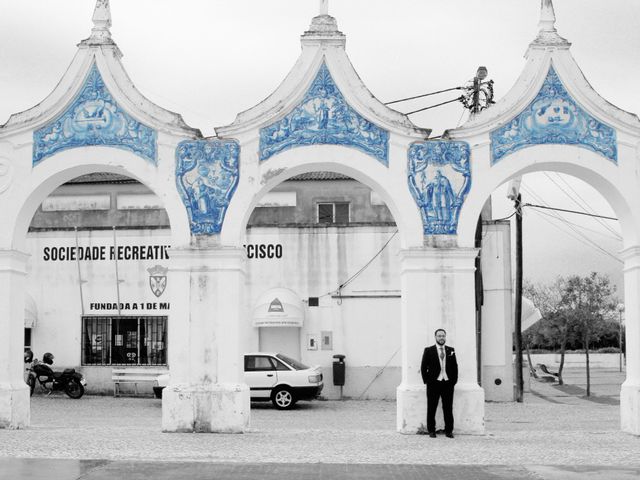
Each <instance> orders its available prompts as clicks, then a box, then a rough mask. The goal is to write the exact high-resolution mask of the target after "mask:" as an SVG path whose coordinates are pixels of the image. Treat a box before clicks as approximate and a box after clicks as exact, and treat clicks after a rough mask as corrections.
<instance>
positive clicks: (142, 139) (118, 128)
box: [33, 64, 157, 165]
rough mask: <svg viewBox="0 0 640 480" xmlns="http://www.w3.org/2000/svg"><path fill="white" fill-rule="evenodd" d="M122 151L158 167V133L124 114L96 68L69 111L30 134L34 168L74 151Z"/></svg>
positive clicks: (93, 67)
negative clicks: (89, 148)
mask: <svg viewBox="0 0 640 480" xmlns="http://www.w3.org/2000/svg"><path fill="white" fill-rule="evenodd" d="M97 145H100V146H109V147H117V148H122V149H124V150H128V151H130V152H133V153H135V154H136V155H139V156H141V157H142V158H144V159H146V160H148V161H150V162H152V163H153V164H154V165H155V164H156V163H157V147H156V145H157V133H156V131H155V130H153V129H151V128H149V127H147V126H146V125H143V124H142V123H140V122H138V121H137V120H135V119H134V118H133V117H131V116H130V115H129V114H127V112H125V111H124V110H123V109H122V108H120V106H119V105H118V104H117V103H116V101H115V100H114V99H113V97H112V96H111V94H110V93H109V91H108V90H107V88H106V86H105V84H104V81H103V80H102V77H101V76H100V72H99V71H98V68H97V67H96V65H95V64H93V65H92V66H91V69H90V70H89V74H88V75H87V78H86V80H85V82H84V85H83V86H82V89H81V90H80V92H79V93H78V95H77V96H76V98H75V99H74V100H73V102H72V103H71V105H70V106H69V108H67V109H66V110H65V111H64V113H63V114H62V115H60V116H59V117H58V118H57V119H56V120H54V121H53V122H51V123H49V124H48V125H46V126H44V127H42V128H41V129H39V130H36V131H35V132H34V133H33V165H37V164H38V163H39V162H41V161H42V160H44V159H45V158H47V157H50V156H51V155H54V154H55V153H57V152H59V151H62V150H66V149H69V148H76V147H87V146H97Z"/></svg>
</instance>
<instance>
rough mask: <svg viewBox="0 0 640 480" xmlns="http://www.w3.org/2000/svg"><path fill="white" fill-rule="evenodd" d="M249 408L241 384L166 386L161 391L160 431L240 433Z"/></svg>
mask: <svg viewBox="0 0 640 480" xmlns="http://www.w3.org/2000/svg"><path fill="white" fill-rule="evenodd" d="M250 409H251V403H250V395H249V387H247V385H245V384H236V385H231V384H215V385H208V386H206V387H204V386H185V385H168V386H167V387H166V388H165V389H164V390H163V392H162V431H163V432H197V433H244V432H245V431H246V430H247V429H248V428H249V416H250Z"/></svg>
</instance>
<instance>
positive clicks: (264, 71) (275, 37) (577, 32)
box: [0, 0, 640, 279]
mask: <svg viewBox="0 0 640 480" xmlns="http://www.w3.org/2000/svg"><path fill="white" fill-rule="evenodd" d="M318 3H319V2H318V0H111V12H112V17H113V26H112V28H111V32H112V36H113V38H114V40H115V41H116V43H117V44H118V46H119V47H120V49H121V51H122V52H123V54H124V58H123V64H124V66H125V68H126V69H127V72H128V73H129V76H130V77H131V79H132V80H133V82H134V83H135V85H136V87H137V88H138V90H140V91H141V92H142V93H143V94H144V95H145V96H147V97H148V98H149V99H150V100H152V101H153V102H155V103H157V104H159V105H161V106H162V107H164V108H167V109H169V110H172V111H176V112H178V113H180V114H182V115H183V117H184V119H185V121H186V122H187V123H188V124H189V125H190V126H192V127H196V128H199V129H201V130H202V131H203V133H204V134H205V135H211V134H213V127H214V126H222V125H227V124H229V123H231V122H232V121H233V120H234V118H235V116H236V114H237V113H238V112H241V111H243V110H246V109H248V108H250V107H252V106H254V105H256V104H257V103H259V102H260V101H262V100H263V99H264V98H265V97H267V96H268V95H269V94H271V93H272V92H273V91H274V90H275V88H276V87H277V86H278V84H279V83H280V82H281V81H282V80H283V79H284V77H285V76H286V74H287V73H288V72H289V70H290V69H291V68H292V66H293V65H294V63H295V61H296V59H297V57H298V55H299V53H300V42H299V36H300V35H301V34H302V33H303V32H304V31H305V30H306V29H307V28H308V26H309V24H310V21H311V18H312V17H313V16H315V15H316V14H317V13H318ZM94 5H95V2H94V1H92V0H22V1H16V0H0V65H1V67H0V123H4V122H5V121H6V120H7V118H8V117H9V115H10V114H11V113H14V112H18V111H22V110H25V109H27V108H30V107H32V106H34V105H35V104H37V103H39V102H40V101H42V100H43V99H44V98H45V97H46V96H47V95H48V94H49V93H50V92H51V90H52V89H53V88H54V86H55V85H56V83H57V82H58V80H59V79H60V78H61V76H62V75H63V73H64V71H65V70H66V68H67V66H68V65H69V63H70V62H71V59H72V58H73V55H74V53H75V52H76V45H77V43H78V42H79V41H80V40H82V39H84V38H86V37H87V36H89V32H90V30H91V26H92V23H91V15H92V12H93V8H94ZM554 5H555V11H556V16H557V23H556V26H557V28H558V31H559V33H560V35H562V36H563V37H565V38H567V39H568V40H569V41H571V42H572V43H573V46H572V48H571V52H572V54H573V56H574V58H575V59H576V60H577V62H578V64H579V65H580V67H581V68H582V71H583V72H584V74H585V76H586V77H587V79H588V80H589V82H590V84H591V85H592V86H593V88H594V89H595V90H596V91H598V92H599V93H600V95H601V96H603V97H604V98H605V99H606V100H608V101H609V102H611V103H613V104H614V105H616V106H618V107H619V108H622V109H624V110H627V111H630V112H634V113H638V112H640V92H638V88H639V85H640V81H639V79H640V53H639V52H640V28H639V27H640V1H639V0H609V1H598V0H556V1H555V3H554ZM329 11H330V14H331V15H333V16H335V17H336V18H337V20H338V26H339V28H340V30H341V31H342V32H343V33H345V34H346V35H347V53H348V54H349V57H350V59H351V62H352V63H353V65H354V67H355V68H356V70H357V72H358V73H359V75H360V77H361V78H362V80H363V81H364V83H365V84H366V85H367V86H368V88H369V89H370V90H371V92H372V93H373V94H374V95H375V96H376V97H377V98H378V99H380V100H381V101H383V102H387V101H391V100H395V99H399V98H404V97H409V96H413V95H419V94H422V93H427V92H431V91H435V90H441V89H444V88H449V87H454V86H459V85H462V84H464V83H465V82H466V81H467V80H469V79H470V78H471V77H473V75H474V74H475V71H476V69H477V67H478V66H479V65H485V66H486V67H487V68H488V70H489V77H490V78H492V79H493V80H494V81H495V90H496V97H497V98H500V97H502V96H503V95H504V94H505V93H506V92H507V91H508V90H509V89H510V88H511V86H512V85H513V84H514V83H515V82H516V80H517V78H518V75H519V74H520V72H521V71H522V69H523V67H524V61H525V60H524V58H523V55H524V53H525V51H526V49H527V46H528V44H529V43H530V42H531V41H532V40H533V39H534V38H535V36H536V33H537V30H538V29H537V24H538V19H539V12H540V1H539V0H482V1H479V0H393V1H391V0H329ZM634 87H635V88H634ZM455 96H456V95H455V92H450V93H449V94H443V95H441V96H437V97H430V98H427V99H422V100H420V101H416V102H412V103H407V104H404V105H401V106H398V107H397V108H398V109H399V110H401V111H405V112H406V111H411V110H415V109H417V108H421V107H424V106H427V105H430V104H433V103H439V102H441V101H444V100H448V99H450V98H454V97H455ZM411 119H412V120H413V121H414V123H416V124H417V125H419V126H421V127H426V128H432V129H433V130H434V135H437V134H440V133H441V132H442V131H443V130H444V129H446V128H451V127H455V126H457V125H458V124H459V123H460V122H463V121H464V120H465V117H464V115H463V109H462V106H461V105H460V104H457V103H455V104H451V105H448V106H446V107H441V108H437V109H434V110H431V111H429V112H426V113H421V114H416V115H412V116H411ZM553 178H556V179H557V177H555V175H554V176H553ZM557 182H558V183H561V181H560V180H557ZM569 182H570V183H571V185H572V186H573V187H574V189H576V191H577V193H579V194H580V195H581V196H582V195H584V196H586V199H587V200H588V203H590V204H591V205H593V208H594V210H597V211H598V213H604V214H605V215H606V214H609V215H613V214H614V213H613V212H612V211H611V210H610V208H609V207H608V205H607V203H606V202H605V201H604V200H603V199H602V198H600V197H598V195H597V194H594V193H593V192H589V189H588V187H586V185H584V184H582V183H579V182H575V181H573V180H571V179H570V180H569ZM524 184H525V191H523V193H525V192H526V190H527V189H529V190H530V191H532V192H537V193H538V194H540V195H542V197H543V198H544V199H547V201H548V203H550V204H557V203H554V202H560V203H561V204H562V205H561V206H563V208H576V205H574V204H572V201H571V200H570V199H569V198H568V196H567V195H565V194H564V193H563V192H562V190H560V189H559V188H557V187H555V185H554V184H553V183H552V181H551V180H550V178H549V177H548V176H545V175H544V174H537V175H535V176H533V177H531V178H528V177H525V181H524ZM565 191H568V192H570V190H569V189H568V188H567V187H565ZM570 195H571V196H573V197H574V198H576V197H575V194H573V193H571V192H570ZM525 200H527V199H526V198H525ZM527 201H532V199H529V200H527ZM502 208H505V209H507V210H508V206H507V207H503V206H501V205H498V204H496V211H497V215H496V216H499V215H500V214H501V213H502V212H498V210H500V209H502ZM538 217H539V218H538ZM534 218H537V220H535V222H537V223H535V222H534ZM566 218H567V219H568V220H570V221H572V222H576V223H580V224H583V223H582V222H584V221H583V220H581V219H577V218H573V217H566ZM527 221H529V224H528V225H529V227H528V228H529V230H530V234H529V235H528V237H527V240H526V243H525V247H527V246H528V247H529V250H528V251H529V254H528V255H527V262H528V265H529V268H527V270H528V273H529V275H530V276H532V277H533V278H540V279H547V278H550V277H552V276H553V275H555V273H559V274H567V273H569V272H570V271H572V270H575V268H576V262H575V261H574V260H573V259H572V256H571V255H572V253H575V251H576V245H581V243H580V242H579V241H578V240H573V239H572V238H571V237H570V236H566V235H563V234H560V233H557V235H559V236H558V237H556V238H554V239H553V242H552V244H546V243H545V239H549V237H550V235H549V234H548V233H547V234H545V235H544V236H543V237H541V238H537V237H536V236H535V235H536V233H537V232H539V230H540V228H542V226H543V225H547V223H546V220H542V217H540V215H539V214H533V213H532V214H530V215H528V216H527ZM590 222H591V223H593V225H592V224H591V223H589V224H587V225H588V226H589V228H592V229H595V230H599V231H602V232H606V234H608V235H612V234H611V233H610V232H608V230H606V229H605V228H604V227H602V226H601V225H599V224H595V222H593V221H590ZM610 223H612V224H613V228H614V229H615V228H617V227H616V226H615V222H610ZM565 227H566V225H565ZM526 228H527V227H526ZM553 228H554V227H551V226H550V225H549V226H548V228H547V227H545V231H546V232H550V231H551V232H559V230H554V229H553ZM587 234H588V235H589V236H590V237H591V238H592V239H593V240H594V241H596V240H597V241H598V242H604V243H603V244H602V245H603V246H606V248H607V249H609V250H610V251H611V252H612V253H615V252H616V251H617V250H618V249H619V247H620V244H619V242H618V244H617V246H616V244H615V241H614V240H613V239H607V238H606V237H604V238H603V237H602V235H600V236H598V234H596V233H594V232H590V233H587ZM609 241H611V242H613V243H607V242H609ZM528 244H529V245H528ZM551 245H553V246H551ZM565 247H566V248H565ZM565 250H566V251H565ZM551 251H553V252H556V253H555V255H556V256H557V257H558V262H555V263H554V265H555V267H556V268H555V269H554V271H551V270H550V269H548V268H545V269H540V267H539V265H540V263H541V262H540V261H539V259H540V257H541V256H548V255H550V253H549V252H551ZM581 251H582V252H584V251H586V252H589V255H588V259H589V261H586V262H585V256H584V254H582V255H581V256H579V257H578V262H577V264H578V265H580V267H581V268H582V269H583V270H589V269H592V268H591V265H592V264H593V268H595V269H598V270H607V269H608V270H609V271H610V273H613V274H616V273H615V272H617V275H618V276H620V274H621V267H620V264H619V263H617V262H616V261H615V260H612V259H611V258H610V257H609V256H607V255H606V254H604V253H602V252H600V251H598V250H597V249H595V248H594V247H586V246H584V248H583V249H582V250H581ZM580 260H581V261H580ZM565 261H566V262H565ZM590 262H591V263H590ZM545 263H546V262H545ZM564 263H567V265H566V268H565V267H564V266H563V265H564ZM525 267H526V265H525Z"/></svg>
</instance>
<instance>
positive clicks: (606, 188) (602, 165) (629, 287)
mask: <svg viewBox="0 0 640 480" xmlns="http://www.w3.org/2000/svg"><path fill="white" fill-rule="evenodd" d="M555 21H556V18H555V13H554V10H553V5H552V2H551V0H542V14H541V20H540V24H539V27H540V33H539V35H538V37H537V38H536V39H535V40H534V41H533V43H531V45H530V47H529V50H528V52H527V55H526V57H527V64H526V67H525V69H524V71H523V72H522V74H521V76H520V78H519V79H518V81H517V83H516V84H515V85H514V87H513V88H512V90H511V91H510V92H509V93H508V94H507V95H506V96H505V97H504V98H503V99H502V100H501V101H499V102H498V103H497V104H496V105H494V106H493V107H491V108H490V109H488V110H485V111H484V112H482V113H481V114H480V115H478V116H476V118H474V119H472V120H471V121H469V122H468V123H467V124H466V125H464V126H463V127H462V128H458V129H455V130H451V131H449V132H448V137H449V138H451V139H455V140H459V141H464V142H467V143H468V144H469V145H470V146H471V152H472V153H471V155H472V167H471V168H472V175H473V182H474V183H473V186H472V188H471V190H470V192H469V196H468V197H467V201H466V202H465V205H464V207H463V208H462V211H461V213H460V223H459V225H458V244H459V245H460V246H470V245H473V237H474V232H475V228H476V221H477V218H478V215H479V214H480V210H481V208H482V205H483V204H484V202H485V200H486V199H487V198H489V195H490V194H491V192H493V191H494V190H495V188H496V187H498V186H499V185H501V184H503V183H505V182H507V181H509V180H510V179H512V178H516V177H520V176H521V175H523V174H525V173H529V172H535V171H542V170H552V171H556V172H561V173H566V174H570V175H573V176H575V177H578V178H580V179H582V180H584V181H585V182H587V183H589V184H590V185H591V186H593V187H594V188H595V189H597V190H598V191H599V192H600V193H601V194H602V195H603V196H604V197H605V198H606V199H607V200H608V201H609V203H610V204H611V206H612V208H613V209H614V211H615V213H616V215H617V217H618V218H619V220H620V226H621V230H622V238H623V246H624V249H623V251H622V252H621V254H620V256H621V259H622V260H623V261H624V294H625V305H626V310H625V311H626V321H627V323H626V328H627V379H626V381H625V382H624V384H623V386H622V390H621V394H620V409H621V428H622V430H623V431H626V432H630V433H633V434H636V435H640V302H639V301H638V298H639V297H640V208H638V205H640V179H639V178H638V173H637V172H638V163H639V162H640V121H639V120H638V117H637V116H635V115H633V114H630V113H627V112H624V111H622V110H620V109H618V108H616V107H615V106H614V105H612V104H610V103H608V102H606V100H604V99H603V98H601V97H600V96H599V95H598V94H597V93H596V92H595V91H594V90H593V89H592V88H591V86H590V85H589V83H588V82H587V80H586V79H585V77H584V75H583V74H582V72H581V70H580V68H579V67H578V65H577V64H576V62H575V60H574V59H573V57H572V55H571V53H570V51H569V49H570V46H571V44H570V43H569V42H568V41H567V40H565V39H564V38H562V37H560V36H559V35H558V33H557V31H556V28H555Z"/></svg>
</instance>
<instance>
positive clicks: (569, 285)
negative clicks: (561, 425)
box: [560, 272, 615, 396]
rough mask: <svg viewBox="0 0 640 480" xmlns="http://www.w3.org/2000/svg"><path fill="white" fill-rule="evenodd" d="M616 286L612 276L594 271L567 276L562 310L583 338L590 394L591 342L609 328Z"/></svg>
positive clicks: (589, 392) (568, 321)
mask: <svg viewBox="0 0 640 480" xmlns="http://www.w3.org/2000/svg"><path fill="white" fill-rule="evenodd" d="M614 291H615V287H613V286H612V285H611V282H610V280H609V277H607V276H606V275H600V274H598V273H596V272H591V274H589V275H588V276H586V277H581V276H578V275H573V276H570V277H568V278H567V279H566V282H565V284H564V288H563V289H562V299H561V301H560V310H561V311H563V312H564V313H565V314H566V315H567V325H568V326H569V327H571V328H572V329H573V331H574V332H575V334H576V335H577V336H578V337H579V338H580V339H581V340H582V343H583V346H584V349H585V354H586V373H587V396H590V395H591V374H590V368H589V344H590V343H591V342H593V341H594V340H596V339H598V338H599V336H600V335H602V333H603V332H604V331H605V329H606V321H605V318H606V317H608V316H609V315H610V314H611V312H612V310H613V309H615V307H614V302H613V301H612V300H613V298H612V295H613V293H614Z"/></svg>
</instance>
